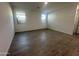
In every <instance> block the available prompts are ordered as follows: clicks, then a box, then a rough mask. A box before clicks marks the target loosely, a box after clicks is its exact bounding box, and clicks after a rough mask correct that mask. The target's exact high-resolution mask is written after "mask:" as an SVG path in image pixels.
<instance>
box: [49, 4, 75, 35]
mask: <svg viewBox="0 0 79 59" xmlns="http://www.w3.org/2000/svg"><path fill="white" fill-rule="evenodd" d="M61 7H62V8H61ZM75 13H76V3H64V5H63V4H62V6H60V4H59V9H57V10H55V11H52V12H50V13H49V14H48V25H49V26H48V27H49V28H50V29H53V30H56V31H60V32H64V33H67V34H70V35H72V34H73V30H74V20H75Z"/></svg>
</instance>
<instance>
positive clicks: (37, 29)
mask: <svg viewBox="0 0 79 59" xmlns="http://www.w3.org/2000/svg"><path fill="white" fill-rule="evenodd" d="M45 29H48V28H42V29H35V30H28V31H20V32H31V31H37V30H45ZM16 33H19V32H16Z"/></svg>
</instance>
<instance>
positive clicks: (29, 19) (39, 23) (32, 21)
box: [14, 7, 46, 32]
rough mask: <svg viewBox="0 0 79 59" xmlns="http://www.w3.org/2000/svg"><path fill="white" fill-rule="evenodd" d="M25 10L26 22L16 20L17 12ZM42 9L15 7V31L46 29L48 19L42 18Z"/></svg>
mask: <svg viewBox="0 0 79 59" xmlns="http://www.w3.org/2000/svg"><path fill="white" fill-rule="evenodd" d="M17 11H24V12H25V13H26V22H25V23H24V24H17V20H16V12H17ZM41 14H42V13H41V11H40V10H33V11H32V10H28V9H27V8H15V7H14V15H15V24H16V25H15V31H16V32H21V31H29V30H36V29H44V28H46V21H45V20H42V19H41Z"/></svg>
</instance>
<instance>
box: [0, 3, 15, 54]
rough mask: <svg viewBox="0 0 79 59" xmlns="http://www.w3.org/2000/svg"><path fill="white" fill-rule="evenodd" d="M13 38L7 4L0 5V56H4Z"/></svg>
mask: <svg viewBox="0 0 79 59" xmlns="http://www.w3.org/2000/svg"><path fill="white" fill-rule="evenodd" d="M13 36H14V23H13V15H12V11H11V8H10V5H9V3H7V2H6V3H3V2H1V3H0V55H6V54H7V52H8V49H9V47H10V44H11V42H12V39H13Z"/></svg>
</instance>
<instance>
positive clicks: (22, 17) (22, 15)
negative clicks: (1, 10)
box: [16, 12, 26, 24]
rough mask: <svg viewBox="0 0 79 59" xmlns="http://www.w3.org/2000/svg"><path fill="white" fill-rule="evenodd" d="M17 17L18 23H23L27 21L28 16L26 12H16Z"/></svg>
mask: <svg viewBox="0 0 79 59" xmlns="http://www.w3.org/2000/svg"><path fill="white" fill-rule="evenodd" d="M16 18H17V23H18V24H23V23H25V22H26V16H25V13H24V12H16Z"/></svg>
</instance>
